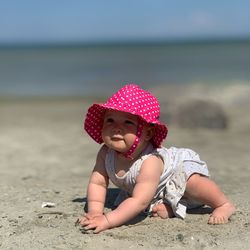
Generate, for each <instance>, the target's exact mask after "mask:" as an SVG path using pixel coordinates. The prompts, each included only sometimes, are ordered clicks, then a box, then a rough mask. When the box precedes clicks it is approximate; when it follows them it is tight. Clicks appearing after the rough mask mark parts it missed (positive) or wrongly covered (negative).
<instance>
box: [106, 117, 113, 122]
mask: <svg viewBox="0 0 250 250" xmlns="http://www.w3.org/2000/svg"><path fill="white" fill-rule="evenodd" d="M113 122H114V119H113V118H107V119H106V123H113Z"/></svg>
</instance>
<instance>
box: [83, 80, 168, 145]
mask: <svg viewBox="0 0 250 250" xmlns="http://www.w3.org/2000/svg"><path fill="white" fill-rule="evenodd" d="M107 109H111V110H117V111H123V112H128V113H131V114H134V115H137V116H139V117H140V118H141V119H142V120H143V121H146V122H147V123H151V124H154V125H155V136H154V138H153V139H152V143H153V145H154V146H155V147H159V146H160V145H161V143H162V141H163V140H164V139H165V138H166V136H167V132H168V129H167V127H166V125H164V124H162V123H161V122H160V121H159V120H158V119H159V117H160V105H159V102H158V101H157V99H156V98H155V97H154V96H153V95H152V94H151V93H149V92H148V91H145V90H143V89H141V88H140V87H139V86H137V85H134V84H128V85H125V86H124V87H123V88H121V89H120V90H119V91H117V92H116V93H114V94H113V95H112V96H111V97H110V98H109V99H108V100H107V102H106V103H104V104H93V105H92V106H91V107H90V108H89V109H88V112H87V115H86V119H85V122H84V128H85V130H86V131H87V133H88V134H89V135H90V136H91V137H92V138H93V139H94V140H95V141H96V142H98V143H102V142H103V141H102V137H101V129H102V124H103V114H104V112H105V110H107ZM138 143H139V141H138ZM138 143H137V144H138Z"/></svg>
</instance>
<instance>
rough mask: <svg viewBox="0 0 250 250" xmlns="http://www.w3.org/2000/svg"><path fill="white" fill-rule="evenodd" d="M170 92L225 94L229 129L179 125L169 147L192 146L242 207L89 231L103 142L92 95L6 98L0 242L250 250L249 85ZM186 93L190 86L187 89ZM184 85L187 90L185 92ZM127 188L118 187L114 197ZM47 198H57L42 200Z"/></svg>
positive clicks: (1, 120)
mask: <svg viewBox="0 0 250 250" xmlns="http://www.w3.org/2000/svg"><path fill="white" fill-rule="evenodd" d="M153 91H154V92H155V93H157V94H159V98H160V101H161V102H162V103H163V107H162V109H164V105H166V104H165V101H166V99H168V100H170V101H172V102H175V103H176V101H177V102H180V101H182V102H183V101H184V100H186V99H192V98H197V97H199V98H206V99H211V100H216V101H218V102H219V103H221V105H222V106H223V109H224V110H225V112H226V113H227V115H228V117H229V127H228V129H226V130H218V129H217V130H214V129H203V128H200V129H182V128H179V127H178V126H176V125H174V124H170V125H169V137H168V140H166V142H165V143H164V145H165V146H167V147H170V146H173V145H174V146H178V147H189V148H192V149H194V150H195V151H197V152H198V153H199V154H200V155H201V157H202V159H204V160H205V161H206V162H207V164H208V166H209V170H210V173H211V177H212V178H213V179H214V180H215V181H216V182H217V183H218V185H219V186H220V187H221V189H222V190H223V191H224V192H225V193H226V195H227V196H228V197H229V199H230V200H232V201H233V202H234V203H235V205H236V207H237V212H236V214H235V215H234V216H233V217H232V218H231V220H230V222H229V223H228V224H226V225H219V226H211V225H208V224H207V220H208V217H209V214H208V212H209V209H202V210H198V211H197V210H196V211H190V213H188V214H187V217H186V218H185V220H181V219H177V218H173V219H167V220H162V219H157V218H142V217H138V218H137V219H136V220H134V221H132V222H131V223H128V224H127V225H124V226H121V227H119V228H115V229H111V230H108V231H105V232H102V233H100V234H93V233H88V234H86V233H84V232H83V231H82V230H80V229H81V228H80V227H79V226H75V221H76V220H77V218H78V217H79V216H80V215H81V214H82V213H83V207H84V204H85V202H86V196H85V193H86V188H87V183H88V178H89V175H90V173H91V170H92V167H93V164H94V161H95V154H96V151H97V150H98V148H99V145H97V144H96V143H94V142H93V141H92V140H91V139H90V138H88V136H87V135H86V134H85V133H84V132H83V131H82V120H83V115H84V114H85V112H86V108H87V107H88V106H89V104H90V103H89V101H87V100H85V99H84V98H24V99H20V98H1V99H0V149H1V150H0V190H1V195H0V249H26V250H28V249H250V216H249V213H250V212H249V207H250V196H249V190H250V181H249V177H250V171H249V162H250V155H249V149H250V146H249V141H250V115H249V114H250V113H249V111H250V99H249V92H250V88H249V86H245V85H240V84H238V85H232V86H228V87H226V88H225V87H216V88H209V89H207V88H206V89H205V91H204V87H200V86H190V87H188V88H186V90H185V91H179V90H178V89H177V88H170V87H168V88H160V89H159V88H158V89H154V90H153ZM180 93H181V94H180ZM183 93H185V94H184V95H183ZM116 192H117V189H116V188H115V187H114V186H112V185H111V186H110V190H109V196H108V198H109V203H108V204H107V207H106V210H109V209H110V207H111V203H112V202H111V201H112V199H113V197H114V195H115V193H116ZM43 202H52V203H55V206H54V207H45V208H42V207H41V205H42V203H43Z"/></svg>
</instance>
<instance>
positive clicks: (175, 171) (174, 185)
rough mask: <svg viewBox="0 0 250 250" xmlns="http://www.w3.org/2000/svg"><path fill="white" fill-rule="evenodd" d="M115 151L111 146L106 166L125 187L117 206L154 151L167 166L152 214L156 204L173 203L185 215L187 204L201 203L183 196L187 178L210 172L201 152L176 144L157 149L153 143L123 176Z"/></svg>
mask: <svg viewBox="0 0 250 250" xmlns="http://www.w3.org/2000/svg"><path fill="white" fill-rule="evenodd" d="M115 154H116V152H115V151H114V150H112V149H109V150H108V151H107V155H106V159H105V168H106V171H107V174H108V176H109V178H110V180H111V181H112V182H113V184H114V185H116V186H117V187H119V188H120V189H122V190H123V192H121V193H120V195H118V197H117V199H116V201H115V204H114V205H115V206H118V205H119V203H121V202H122V201H123V200H124V199H126V198H127V197H129V196H131V195H132V192H133V189H134V186H135V184H136V178H137V176H138V174H139V172H140V168H141V166H142V164H143V161H144V160H146V159H147V158H148V157H149V156H151V155H152V154H153V155H157V156H160V157H161V158H162V160H163V162H164V170H163V173H162V175H161V177H160V182H159V185H158V188H157V191H156V194H155V196H154V198H153V200H152V201H151V203H150V205H149V207H148V208H147V210H146V212H147V213H148V214H150V213H151V210H152V207H153V206H154V205H155V204H158V203H166V204H168V205H170V206H171V207H172V210H173V212H174V214H175V216H177V217H180V218H185V216H186V209H187V208H194V207H197V206H200V205H201V204H200V203H197V202H194V201H190V200H186V199H183V198H182V197H183V195H184V192H185V188H186V183H187V180H188V178H189V177H190V176H191V175H192V174H194V173H199V174H201V175H203V176H209V173H208V169H207V165H206V163H205V162H204V161H201V160H200V157H199V155H198V154H197V153H195V152H194V151H193V150H191V149H187V148H175V147H171V148H169V149H167V148H164V147H162V148H157V149H154V148H153V146H152V145H151V144H150V145H149V146H148V147H147V148H146V149H145V150H144V151H143V152H142V154H141V156H140V158H139V159H138V160H136V161H135V162H134V163H133V165H132V166H131V167H130V169H129V171H128V172H126V174H125V175H124V176H122V177H119V176H117V175H116V173H115Z"/></svg>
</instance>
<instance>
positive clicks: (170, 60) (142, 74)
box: [0, 41, 250, 96]
mask: <svg viewBox="0 0 250 250" xmlns="http://www.w3.org/2000/svg"><path fill="white" fill-rule="evenodd" d="M128 82H134V83H137V84H140V85H142V86H145V87H146V88H147V87H153V86H157V85H167V84H190V83H196V84H197V83H198V84H215V85H216V84H228V83H230V84H232V83H234V82H235V83H236V82H237V83H238V82H244V83H247V84H250V41H248V42H247V41H245V42H242V41H241V42H203V43H202V42H200V43H198V42H193V43H176V44H175V43H166V44H141V45H140V44H136V45H132V44H129V45H106V46H104V45H103V46H101V45H100V46H96V45H95V46H75V47H74V46H64V47H63V46H58V47H56V46H52V47H48V46H47V47H46V46H44V47H16V48H14V47H9V48H6V47H0V95H52V96H53V95H78V96H79V95H80V96H93V95H106V94H110V91H113V90H114V89H118V88H119V87H120V86H122V85H123V84H124V83H128Z"/></svg>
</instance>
